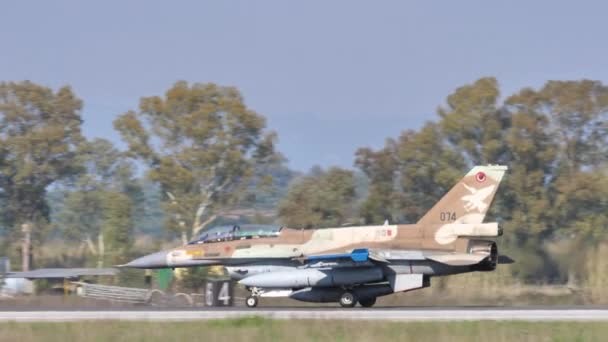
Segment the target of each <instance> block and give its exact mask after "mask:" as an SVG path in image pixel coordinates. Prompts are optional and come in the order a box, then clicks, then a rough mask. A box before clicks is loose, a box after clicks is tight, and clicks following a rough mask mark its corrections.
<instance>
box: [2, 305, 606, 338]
mask: <svg viewBox="0 0 608 342" xmlns="http://www.w3.org/2000/svg"><path fill="white" fill-rule="evenodd" d="M167 314H171V313H170V312H168V313H167ZM606 336H608V324H606V323H605V322H495V321H485V322H417V323H398V322H383V321H374V322H370V321H330V320H323V321H321V320H294V321H289V320H270V319H264V318H259V317H248V318H239V319H228V320H216V321H213V320H212V321H200V322H183V323H182V322H179V323H178V322H171V323H158V322H118V321H116V322H115V321H102V322H61V323H11V322H9V323H0V341H19V342H29V341H61V342H64V341H112V342H120V341H146V342H152V341H163V342H166V341H199V340H201V341H289V342H298V341H349V342H350V341H420V340H433V341H493V342H494V341H496V342H498V341H605V340H606Z"/></svg>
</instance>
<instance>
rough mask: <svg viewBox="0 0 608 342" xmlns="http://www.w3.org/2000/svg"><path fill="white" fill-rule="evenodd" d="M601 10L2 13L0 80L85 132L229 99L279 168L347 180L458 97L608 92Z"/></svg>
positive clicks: (555, 4) (259, 4)
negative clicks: (187, 89) (485, 91)
mask: <svg viewBox="0 0 608 342" xmlns="http://www.w3.org/2000/svg"><path fill="white" fill-rule="evenodd" d="M607 13H608V5H606V2H603V1H595V2H591V1H576V2H574V1H534V2H532V1H504V2H491V1H444V2H439V1H374V2H372V1H352V0H350V1H213V2H211V1H109V0H106V1H98V2H92V1H65V0H56V1H6V2H4V3H3V4H2V7H1V11H0V80H24V79H29V80H32V81H34V82H38V83H42V84H45V85H48V86H52V87H57V86H60V85H63V84H70V85H71V86H72V87H73V88H74V90H75V91H76V92H77V94H78V95H79V96H80V97H81V98H82V99H83V100H84V102H85V108H84V111H83V117H84V120H85V123H84V131H85V134H87V135H88V136H90V137H104V138H108V139H110V140H112V141H114V142H116V143H119V137H118V135H117V134H116V132H114V130H113V129H112V120H113V119H114V117H115V116H116V115H118V114H120V113H123V112H124V111H126V110H128V109H134V108H136V106H137V103H138V100H139V98H140V97H141V96H151V95H160V94H162V93H163V92H164V91H165V90H166V89H167V88H169V87H170V86H171V85H172V84H173V83H174V82H175V81H176V80H182V79H183V80H187V81H191V82H215V83H218V84H222V85H232V86H236V87H237V88H239V89H240V90H241V92H242V93H243V95H244V97H245V100H246V102H247V104H248V106H249V107H251V108H252V109H254V110H256V111H257V112H259V113H261V114H263V115H264V116H266V117H267V118H268V125H269V127H270V128H271V129H273V130H276V131H277V132H278V134H279V149H280V150H281V151H282V152H283V153H284V154H285V155H286V156H287V158H288V159H289V165H290V166H291V167H292V168H295V169H298V170H307V169H309V168H310V167H311V166H313V165H315V164H318V165H322V166H329V165H339V166H343V167H352V163H353V159H354V151H355V150H356V149H357V148H358V147H364V146H372V147H380V146H382V145H383V144H384V141H385V139H386V138H387V137H396V136H397V135H398V134H399V133H400V132H401V131H402V130H404V129H408V128H409V129H416V128H418V127H420V126H421V125H422V124H423V123H424V122H425V121H426V120H433V119H434V118H435V111H436V108H437V107H438V106H440V105H441V104H442V103H443V102H444V100H445V97H446V96H447V95H448V94H449V93H450V92H451V91H453V90H454V89H455V88H456V87H458V86H461V85H463V84H466V83H469V82H472V81H474V80H475V79H477V78H479V77H482V76H495V77H497V78H498V80H499V82H500V84H501V89H502V92H503V94H509V93H512V92H514V91H516V90H518V89H520V88H521V87H524V86H533V87H538V86H540V85H542V84H543V83H544V82H545V81H546V80H549V79H581V78H590V79H596V80H601V81H603V82H605V83H606V82H607V80H608V57H607V56H608V44H606V39H608V38H607V37H608V36H607V35H606V32H608V30H607V26H606V20H605V19H606V14H607Z"/></svg>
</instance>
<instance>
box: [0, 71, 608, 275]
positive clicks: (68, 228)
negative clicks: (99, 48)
mask: <svg viewBox="0 0 608 342" xmlns="http://www.w3.org/2000/svg"><path fill="white" fill-rule="evenodd" d="M81 111H82V100H80V99H79V98H78V97H77V96H76V94H75V93H74V92H73V90H72V89H71V88H70V87H68V86H66V87H62V88H59V89H57V90H53V89H50V88H48V87H45V86H42V85H38V84H35V83H32V82H29V81H24V82H3V83H0V237H1V239H2V240H1V241H2V250H5V251H6V253H5V254H9V255H13V256H16V255H17V253H18V251H17V248H16V247H15V246H18V244H16V242H17V241H19V239H21V238H22V234H23V233H22V230H23V227H24V225H27V226H28V227H32V234H33V235H32V238H33V241H34V242H33V245H34V247H33V248H42V246H44V244H45V242H47V241H50V240H53V239H60V240H61V241H64V242H65V246H66V248H70V249H74V250H79V251H81V254H82V255H84V256H85V257H84V259H83V260H81V262H85V263H88V264H97V265H102V264H106V265H108V264H116V263H119V262H122V261H125V260H126V259H128V258H129V257H131V256H132V255H133V254H137V253H138V251H136V250H133V245H134V238H135V235H136V234H137V233H139V234H141V233H145V232H146V230H145V228H142V229H139V228H137V227H141V226H142V225H144V226H150V225H158V226H162V227H163V228H164V231H165V232H167V234H170V235H171V236H175V237H177V238H179V239H180V240H181V241H187V240H189V239H190V238H192V237H193V236H195V235H197V234H198V233H199V232H200V230H201V229H204V228H205V227H207V226H209V225H213V224H217V223H218V222H220V221H222V220H223V216H224V215H223V214H224V213H225V212H226V211H227V210H229V209H231V208H238V207H241V208H243V207H248V206H252V205H259V204H260V203H263V205H264V206H265V207H276V208H277V216H276V218H274V219H272V218H271V219H268V218H265V220H266V221H273V220H274V221H276V222H278V223H282V224H286V225H289V226H294V227H302V228H312V227H328V226H340V225H352V224H381V223H382V222H384V221H385V220H389V221H390V222H396V223H411V222H415V221H416V220H417V219H418V218H419V217H421V215H422V214H424V213H425V211H426V210H428V209H429V208H430V207H431V206H432V204H433V203H434V202H435V201H437V200H438V199H439V198H440V197H441V196H443V194H444V193H445V192H446V191H447V190H449V188H451V187H452V186H453V184H454V183H455V182H456V181H457V180H458V179H459V178H461V177H462V175H463V173H464V172H466V171H467V170H468V169H469V168H470V167H472V166H473V165H476V164H489V163H492V164H505V165H508V166H509V167H510V171H509V172H508V174H507V177H506V178H505V180H504V181H503V184H502V185H501V189H500V193H499V195H498V196H497V197H496V200H495V203H494V205H493V207H492V211H491V213H490V215H491V216H493V217H492V219H496V220H498V221H499V222H501V225H502V226H503V227H504V229H505V236H504V237H503V241H505V240H506V247H507V251H509V252H510V253H512V254H515V257H516V258H518V259H520V260H522V262H519V263H517V264H516V265H515V266H513V271H512V272H513V274H514V275H515V276H517V277H520V278H521V279H523V280H526V281H538V280H550V281H566V280H568V277H576V276H577V274H576V272H577V270H576V260H577V258H576V255H577V253H576V252H577V251H579V250H580V249H581V248H584V247H585V246H588V245H592V244H593V243H596V242H597V241H600V240H601V239H602V238H605V235H606V232H607V224H608V215H607V209H608V177H607V175H608V144H607V143H608V114H607V113H608V87H606V86H604V85H603V84H602V83H601V82H598V81H589V80H581V81H548V82H547V83H545V84H544V85H543V86H542V87H541V88H539V89H533V88H524V89H522V90H520V91H518V92H517V93H515V94H506V95H504V94H501V93H500V89H499V85H498V82H497V81H496V79H494V78H491V77H487V78H482V79H479V80H477V81H475V82H473V83H471V84H467V85H464V86H461V87H459V88H457V89H456V90H455V91H454V92H453V93H452V94H449V95H448V96H447V98H446V102H445V104H442V105H441V106H440V107H439V108H438V109H437V116H436V117H435V118H434V119H431V120H429V121H428V122H427V123H426V124H424V125H423V126H422V127H421V128H419V129H416V130H412V129H410V130H405V131H403V132H402V133H401V135H400V136H398V137H389V138H387V140H386V143H385V146H384V147H382V148H378V149H373V148H369V147H361V148H359V149H358V150H357V152H356V154H355V156H354V166H355V169H343V168H338V167H330V168H328V169H325V170H324V169H322V168H319V167H315V168H313V169H312V170H310V172H308V173H307V174H300V173H297V172H294V171H291V170H289V169H288V168H287V167H286V166H285V165H286V164H285V162H286V158H285V157H284V156H282V155H281V154H280V153H279V152H278V151H276V149H275V145H276V139H277V134H276V133H275V132H273V131H271V130H269V129H268V127H267V125H266V121H265V118H264V116H263V115H261V114H259V113H256V112H255V111H254V110H253V109H251V108H249V107H247V105H246V104H245V101H244V99H243V96H242V95H241V94H240V92H239V91H238V90H237V89H236V88H233V87H225V86H220V85H216V84H212V83H194V84H189V83H187V82H183V81H180V82H177V83H175V84H174V85H173V86H171V87H170V88H169V89H168V90H167V91H166V92H165V94H163V95H162V96H149V97H142V98H141V100H140V103H139V108H137V109H133V110H130V111H127V112H125V113H123V114H121V115H119V116H118V117H117V118H116V119H115V121H114V127H115V129H116V130H117V131H118V132H119V133H120V136H121V138H122V139H123V141H124V142H125V143H126V145H127V149H126V150H125V151H120V150H119V149H117V148H116V147H115V146H114V145H113V144H112V142H110V141H108V140H105V139H99V138H98V139H86V138H85V137H84V136H83V135H82V133H81V125H82V117H81ZM370 120H373V118H372V119H370ZM292 179H293V180H292ZM152 217H153V218H154V219H151V218H152ZM158 221H162V222H158ZM144 222H145V223H144ZM166 236H167V235H165V237H166ZM556 241H568V242H569V244H568V246H569V247H568V248H571V252H572V254H571V255H572V258H559V257H557V256H556V255H554V254H552V253H551V251H550V249H548V248H547V246H548V245H549V244H551V243H555V242H556ZM34 255H36V253H34Z"/></svg>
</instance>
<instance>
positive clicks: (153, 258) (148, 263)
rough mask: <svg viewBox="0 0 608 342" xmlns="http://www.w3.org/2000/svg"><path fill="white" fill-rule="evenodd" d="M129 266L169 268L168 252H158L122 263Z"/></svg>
mask: <svg viewBox="0 0 608 342" xmlns="http://www.w3.org/2000/svg"><path fill="white" fill-rule="evenodd" d="M121 266H122V267H128V268H167V267H169V266H168V265H167V252H156V253H152V254H148V255H146V256H143V257H141V258H137V259H135V260H133V261H131V262H129V263H127V264H124V265H121Z"/></svg>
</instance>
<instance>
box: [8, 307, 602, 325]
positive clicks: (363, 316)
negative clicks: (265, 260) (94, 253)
mask: <svg viewBox="0 0 608 342" xmlns="http://www.w3.org/2000/svg"><path fill="white" fill-rule="evenodd" d="M252 316H258V317H264V318H268V319H319V320H361V321H372V320H386V321H404V322H414V321H416V322H420V321H606V322H608V310H606V309H598V310H594V309H556V310H551V309H529V310H528V309H483V308H479V309H449V310H445V309H441V308H438V309H422V310H420V309H416V310H407V309H405V310H403V309H401V310H389V309H351V310H335V309H329V310H323V309H299V310H294V309H271V310H268V309H265V310H240V309H239V310H199V311H168V310H165V311H150V310H142V311H3V312H0V322H66V321H96V320H106V321H109V320H120V321H154V322H171V321H199V320H216V319H234V318H242V317H252Z"/></svg>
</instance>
